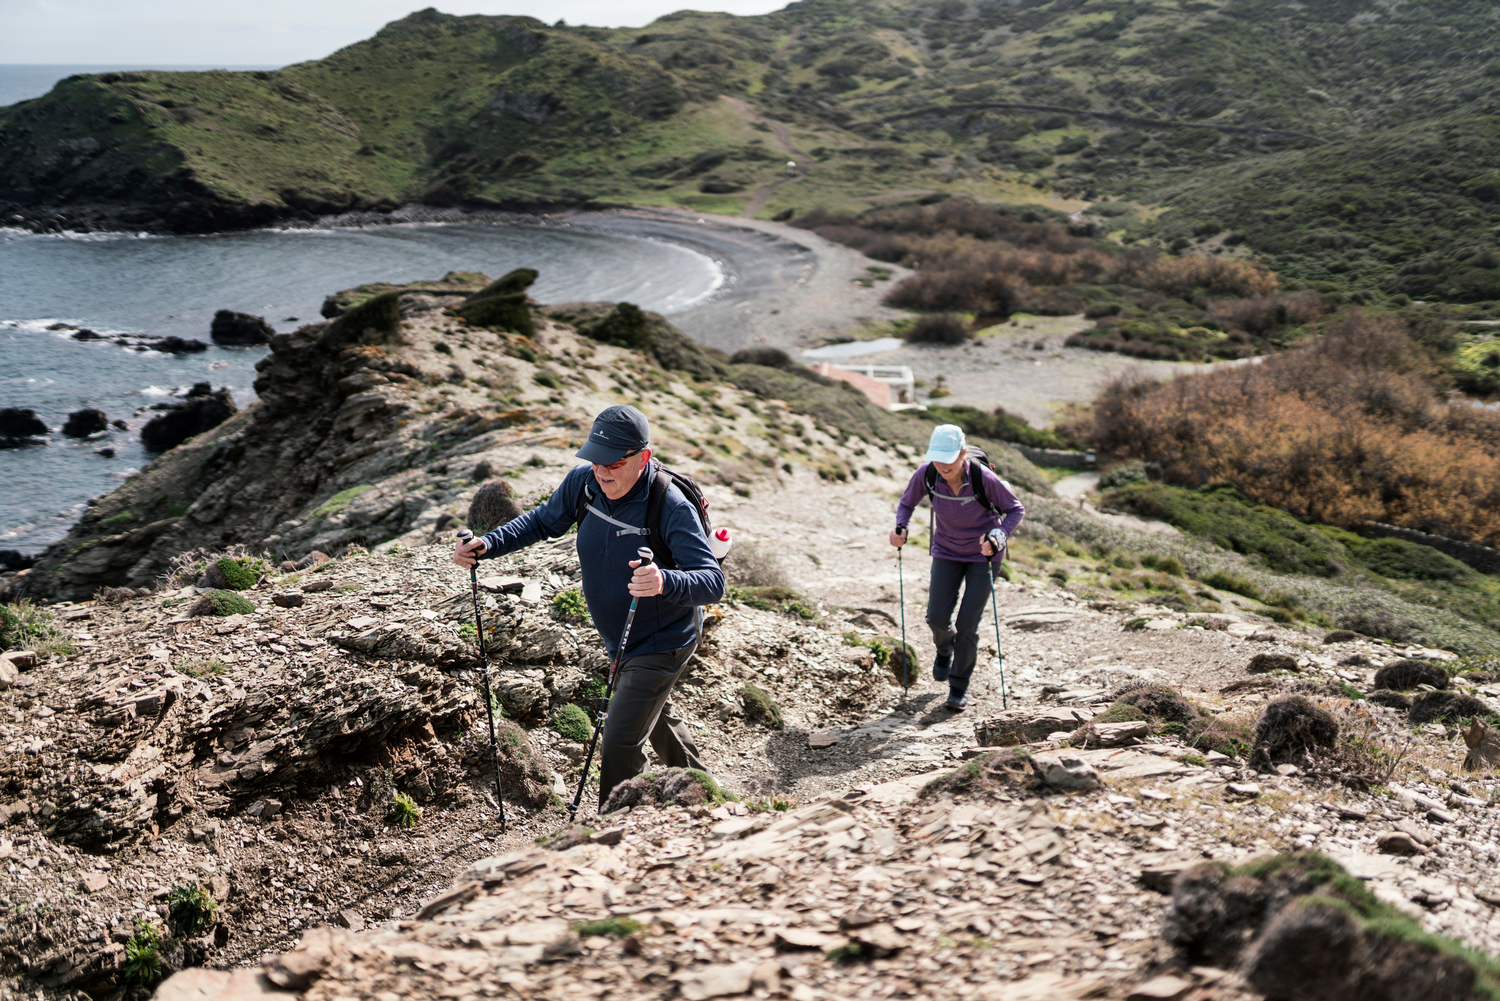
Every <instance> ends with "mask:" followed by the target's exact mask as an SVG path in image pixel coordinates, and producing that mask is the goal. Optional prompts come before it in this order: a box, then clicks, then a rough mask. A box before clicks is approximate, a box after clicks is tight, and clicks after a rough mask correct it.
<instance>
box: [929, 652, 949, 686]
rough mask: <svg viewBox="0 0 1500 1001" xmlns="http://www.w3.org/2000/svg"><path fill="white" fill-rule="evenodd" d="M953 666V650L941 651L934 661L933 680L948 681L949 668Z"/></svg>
mask: <svg viewBox="0 0 1500 1001" xmlns="http://www.w3.org/2000/svg"><path fill="white" fill-rule="evenodd" d="M951 666H953V652H952V651H951V650H950V651H949V652H948V653H939V654H938V655H937V659H936V660H934V661H933V662H932V680H933V681H947V680H948V668H949V667H951Z"/></svg>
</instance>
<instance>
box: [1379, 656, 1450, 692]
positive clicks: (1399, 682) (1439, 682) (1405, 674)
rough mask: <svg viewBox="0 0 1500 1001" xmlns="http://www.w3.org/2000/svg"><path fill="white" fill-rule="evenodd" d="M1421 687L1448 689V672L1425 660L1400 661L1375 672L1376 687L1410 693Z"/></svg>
mask: <svg viewBox="0 0 1500 1001" xmlns="http://www.w3.org/2000/svg"><path fill="white" fill-rule="evenodd" d="M1419 685H1431V686H1432V687H1433V688H1439V689H1441V688H1447V687H1448V672H1446V671H1444V670H1443V669H1442V668H1441V667H1438V666H1437V665H1436V664H1430V663H1428V662H1427V661H1425V660H1398V661H1396V663H1394V664H1391V665H1389V666H1387V667H1382V668H1381V669H1380V670H1378V671H1376V672H1375V687H1376V688H1388V689H1390V690H1391V691H1393V692H1409V691H1411V690H1412V689H1414V688H1416V687H1417V686H1419Z"/></svg>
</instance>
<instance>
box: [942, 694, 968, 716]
mask: <svg viewBox="0 0 1500 1001" xmlns="http://www.w3.org/2000/svg"><path fill="white" fill-rule="evenodd" d="M968 704H969V697H968V696H967V695H950V696H948V701H947V702H944V703H943V708H944V709H951V710H953V711H954V712H956V713H959V712H963V711H964V708H965V707H966V706H967V705H968Z"/></svg>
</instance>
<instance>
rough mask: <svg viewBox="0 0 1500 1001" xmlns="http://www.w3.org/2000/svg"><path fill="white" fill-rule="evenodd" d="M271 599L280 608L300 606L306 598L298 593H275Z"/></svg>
mask: <svg viewBox="0 0 1500 1001" xmlns="http://www.w3.org/2000/svg"><path fill="white" fill-rule="evenodd" d="M271 600H272V601H273V602H275V603H276V604H278V605H280V606H281V607H282V608H300V607H301V606H302V603H303V602H305V601H306V600H307V599H306V598H305V597H303V596H302V595H300V594H276V595H272V596H271Z"/></svg>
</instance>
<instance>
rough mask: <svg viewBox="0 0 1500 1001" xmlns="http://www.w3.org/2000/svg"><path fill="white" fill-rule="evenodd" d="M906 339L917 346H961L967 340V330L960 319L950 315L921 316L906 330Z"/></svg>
mask: <svg viewBox="0 0 1500 1001" xmlns="http://www.w3.org/2000/svg"><path fill="white" fill-rule="evenodd" d="M906 339H907V340H908V341H914V342H916V343H919V344H962V343H963V342H964V341H966V340H968V339H969V328H968V327H967V326H965V325H964V321H963V318H962V317H958V316H954V315H953V314H952V313H937V314H935V315H933V316H921V317H918V318H917V321H916V322H915V323H913V324H912V325H911V326H910V327H908V328H907V330H906Z"/></svg>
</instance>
